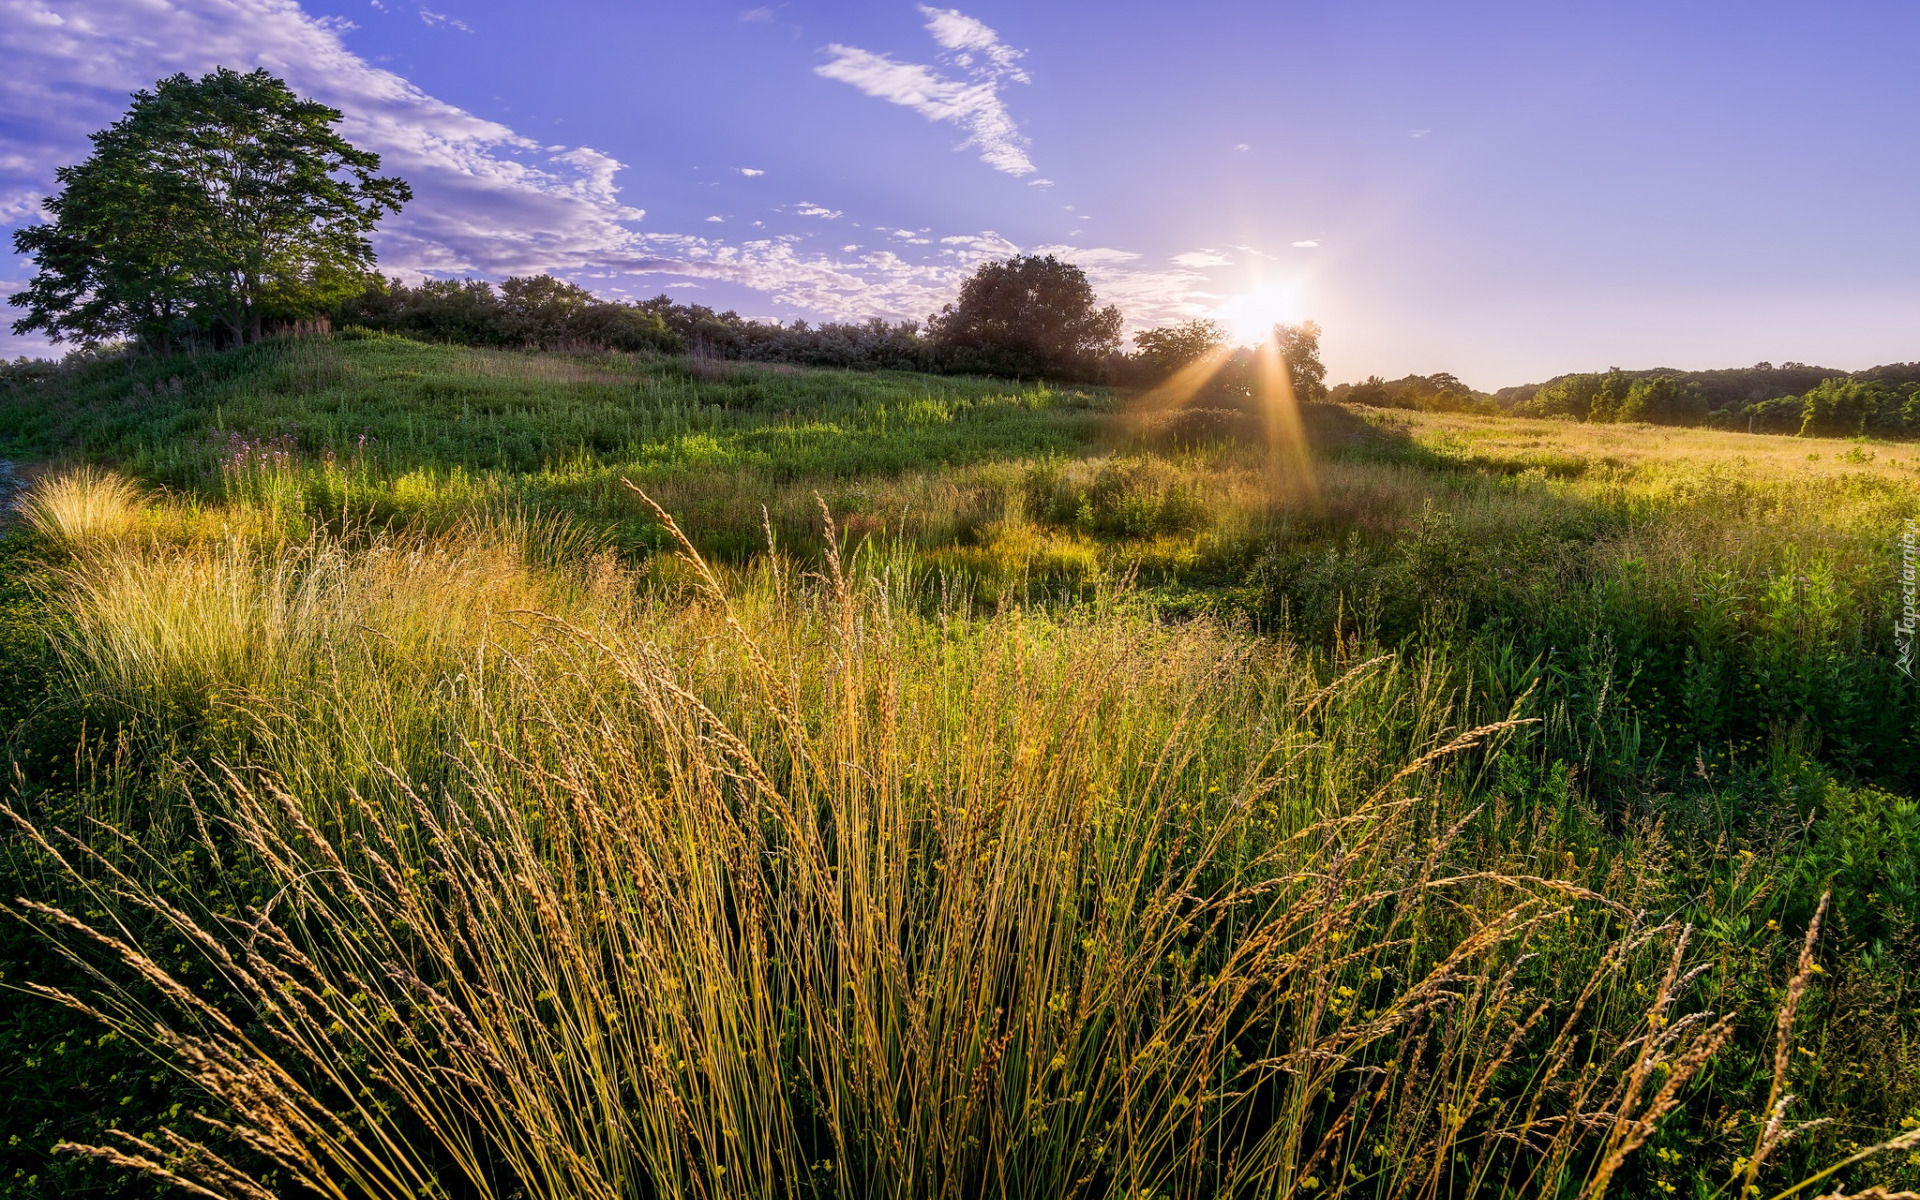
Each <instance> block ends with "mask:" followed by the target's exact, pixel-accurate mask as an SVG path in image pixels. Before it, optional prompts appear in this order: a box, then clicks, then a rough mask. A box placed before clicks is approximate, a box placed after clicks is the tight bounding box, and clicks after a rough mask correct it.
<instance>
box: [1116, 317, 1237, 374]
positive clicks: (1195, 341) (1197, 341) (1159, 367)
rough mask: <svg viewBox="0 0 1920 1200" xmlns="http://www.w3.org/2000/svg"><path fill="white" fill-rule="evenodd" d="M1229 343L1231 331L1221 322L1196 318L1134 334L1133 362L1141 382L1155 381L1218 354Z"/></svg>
mask: <svg viewBox="0 0 1920 1200" xmlns="http://www.w3.org/2000/svg"><path fill="white" fill-rule="evenodd" d="M1226 342H1227V331H1226V330H1225V329H1223V328H1222V327H1221V326H1220V323H1219V322H1217V321H1206V320H1192V321H1184V322H1182V323H1180V324H1178V325H1167V326H1163V327H1161V328H1159V329H1148V330H1144V331H1142V332H1140V333H1136V334H1134V335H1133V344H1134V347H1135V350H1134V354H1133V358H1132V361H1131V365H1132V366H1133V367H1134V369H1135V370H1134V373H1135V374H1136V375H1138V377H1139V379H1140V381H1141V382H1144V383H1154V382H1158V381H1160V380H1163V379H1167V378H1169V377H1170V376H1172V375H1174V374H1175V373H1176V372H1178V371H1179V370H1180V369H1181V368H1182V367H1185V366H1188V365H1190V364H1193V363H1197V362H1199V361H1201V360H1202V359H1204V358H1207V357H1208V356H1209V355H1212V354H1215V353H1217V352H1218V351H1219V350H1220V349H1221V348H1222V347H1223V346H1225V345H1226Z"/></svg>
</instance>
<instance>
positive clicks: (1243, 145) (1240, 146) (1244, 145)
mask: <svg viewBox="0 0 1920 1200" xmlns="http://www.w3.org/2000/svg"><path fill="white" fill-rule="evenodd" d="M1234 149H1235V150H1237V151H1240V152H1241V153H1243V154H1244V153H1245V152H1246V151H1248V150H1251V149H1253V147H1252V146H1249V145H1247V143H1245V142H1240V143H1238V144H1237V145H1235V146H1234Z"/></svg>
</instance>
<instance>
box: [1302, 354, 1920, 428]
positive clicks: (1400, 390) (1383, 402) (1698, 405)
mask: <svg viewBox="0 0 1920 1200" xmlns="http://www.w3.org/2000/svg"><path fill="white" fill-rule="evenodd" d="M1332 397H1333V399H1335V400H1341V401H1345V402H1347V403H1350V404H1370V405H1374V406H1376V407H1381V408H1407V409H1420V410H1422V411H1427V412H1477V413H1484V414H1488V415H1497V414H1502V413H1505V414H1510V415H1513V416H1518V417H1557V418H1562V419H1570V420H1575V421H1590V422H1594V423H1607V422H1615V421H1645V422H1648V423H1650V424H1654V425H1705V426H1711V427H1715V428H1722V429H1738V430H1745V431H1751V432H1753V433H1804V434H1808V435H1819V436H1824V437H1857V436H1862V435H1865V436H1873V437H1920V363H1892V364H1889V365H1887V366H1880V367H1874V368H1872V369H1870V370H1866V371H1855V372H1851V373H1850V372H1847V371H1842V370H1839V369H1837V368H1833V367H1815V366H1809V365H1807V364H1806V363H1795V362H1790V363H1782V364H1781V365H1780V366H1777V367H1776V366H1774V365H1773V364H1772V363H1764V362H1763V363H1758V364H1756V365H1754V366H1751V367H1735V368H1731V369H1727V370H1719V371H1676V370H1673V369H1671V368H1660V367H1656V368H1653V369H1650V370H1642V371H1623V370H1620V369H1619V368H1617V367H1616V368H1613V369H1612V370H1609V371H1606V372H1591V373H1586V374H1577V375H1559V376H1555V377H1554V378H1552V379H1550V380H1548V381H1547V382H1545V383H1532V384H1527V385H1525V386H1523V387H1511V388H1502V389H1501V390H1500V391H1498V392H1492V393H1487V392H1475V391H1473V390H1472V389H1471V388H1468V387H1467V386H1466V385H1465V384H1463V383H1461V382H1460V381H1459V380H1458V379H1456V378H1455V377H1454V376H1452V375H1448V374H1445V373H1442V374H1438V375H1409V376H1407V377H1405V378H1404V379H1396V380H1391V381H1389V380H1383V379H1381V378H1380V377H1378V376H1372V377H1369V378H1368V379H1366V380H1364V381H1362V382H1360V383H1346V384H1341V385H1340V386H1339V387H1336V388H1334V389H1333V392H1332Z"/></svg>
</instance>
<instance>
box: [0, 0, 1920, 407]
mask: <svg viewBox="0 0 1920 1200" xmlns="http://www.w3.org/2000/svg"><path fill="white" fill-rule="evenodd" d="M1916 49H1920V4H1914V3H1912V2H1911V0H1906V2H1902V3H1890V2H1885V3H1855V4H1849V3H1823V4H1810V3H1809V4H1778V3H1774V4H1769V3H1753V2H1747V3H1688V2H1685V0H1665V2H1662V3H1637V2H1631V0H1628V2H1613V3H1605V4H1601V3H1574V2H1568V3H1543V2H1531V3H1519V2H1513V3H1473V2H1456V3H1449V4H1438V3H1410V2H1403V3H1383V2H1366V0H1347V2H1327V3H1259V4H1256V3H1226V2H1217V3H1203V2H1195V0H1189V2H1188V3H1184V4H1180V5H1171V4H1145V3H1105V4H1094V3H1082V2H1071V3H1068V2H1049V3H1045V4H1036V3H1031V2H1030V3H1026V4H1015V3H1011V2H1007V0H978V2H969V3H965V4H963V5H962V6H961V7H959V8H947V7H945V6H943V5H932V6H928V5H920V4H916V3H914V2H912V0H905V2H896V0H884V2H883V0H872V2H863V3H814V2H805V0H795V2H790V3H784V4H768V5H755V4H752V3H747V2H735V3H718V2H710V0H681V2H679V3H632V2H628V3H613V2H605V3H599V2H595V3H566V2H559V0H547V2H545V3H542V4H538V5H533V4H526V3H517V4H509V3H502V2H498V0H430V2H429V3H428V4H426V5H422V4H419V3H413V2H409V0H378V2H374V0H312V2H309V3H304V4H297V3H293V2H291V0H0V223H6V224H10V225H18V224H20V223H23V222H30V221H32V220H34V219H36V215H37V213H38V205H39V199H40V197H41V196H43V195H44V194H45V193H46V191H47V190H48V188H49V187H50V186H51V184H52V172H53V168H54V167H56V166H57V165H59V164H60V163H62V162H68V161H73V160H75V159H76V158H78V157H80V156H82V155H84V153H85V135H86V134H87V132H89V131H90V130H92V129H95V128H98V127H100V126H102V125H105V124H107V123H109V122H110V121H111V120H112V119H113V118H114V117H115V116H116V115H117V114H118V112H119V111H120V110H121V109H122V108H123V107H124V105H125V102H126V95H127V93H128V92H129V91H130V90H131V89H133V88H135V87H138V86H143V85H146V84H150V83H151V82H152V81H153V80H154V79H156V78H158V77H159V76H161V75H164V74H167V73H170V72H172V71H176V70H186V71H191V72H196V73H197V72H201V71H205V70H207V69H210V68H211V67H213V66H214V65H216V64H222V65H229V66H234V67H242V68H246V67H252V66H255V65H263V66H267V67H269V68H270V69H273V70H275V71H276V72H278V73H280V74H282V75H284V76H285V77H286V78H288V80H289V81H290V82H291V83H293V84H294V86H295V87H296V88H298V89H300V90H301V91H303V92H306V93H308V94H310V95H314V96H316V97H318V98H321V99H323V100H326V101H327V102H329V103H331V104H334V105H336V106H337V107H340V108H341V109H343V110H344V111H345V112H346V114H347V121H346V128H347V132H348V134H349V136H350V137H352V138H353V140H355V141H356V142H357V143H359V144H362V145H365V146H367V147H368V148H371V149H375V150H378V151H380V152H381V153H382V154H383V155H384V156H385V157H386V160H387V165H388V167H389V169H391V170H393V171H395V172H396V173H399V174H401V175H403V176H405V177H407V178H408V179H409V180H411V181H412V182H413V183H414V185H415V190H416V192H417V194H418V199H417V200H416V202H415V204H414V205H413V206H412V207H411V209H410V210H409V211H408V212H406V213H404V214H402V215H401V217H399V218H398V219H396V220H395V221H393V222H391V223H390V225H389V226H388V228H387V229H385V230H384V231H383V233H382V235H381V237H380V239H379V241H378V245H379V249H380V251H381V255H382V261H383V264H385V265H386V266H387V267H388V268H389V269H391V270H394V271H398V272H401V273H404V274H407V275H418V274H422V273H431V274H441V275H446V274H477V275H486V276H490V277H495V278H498V277H502V276H504V275H507V274H512V273H528V272H533V271H539V270H551V271H553V272H554V273H556V274H560V275H563V276H566V277H568V278H572V279H575V280H577V281H579V282H581V283H583V284H586V285H587V286H589V287H592V288H594V289H595V290H596V291H601V292H605V293H609V294H614V295H623V296H630V297H641V296H647V295H653V294H657V293H658V292H661V291H667V292H669V293H671V294H673V295H675V296H676V297H679V298H681V299H685V300H689V301H693V300H698V301H700V302H704V303H709V304H712V305H714V306H716V307H720V308H735V309H738V310H739V311H741V312H743V313H747V314H750V315H757V316H768V317H779V318H782V319H792V318H794V317H801V316H804V317H808V318H810V319H820V318H823V317H826V318H841V319H845V318H855V317H864V316H869V315H881V316H888V317H913V318H924V317H925V315H926V314H927V313H928V312H931V311H932V310H933V309H934V308H936V307H937V306H938V305H939V303H940V302H942V301H943V300H944V299H945V298H947V297H948V296H950V295H951V294H952V292H953V290H954V288H955V287H956V286H957V283H958V281H959V280H960V279H961V278H962V277H963V276H964V275H965V273H966V272H967V271H968V270H970V269H971V268H972V267H973V266H974V265H976V264H977V263H978V262H980V261H981V260H982V259H984V258H988V257H994V256H998V255H1004V254H1008V253H1012V252H1014V251H1015V250H1021V251H1035V250H1042V249H1051V250H1053V251H1054V252H1056V253H1060V254H1061V255H1062V256H1064V257H1071V258H1073V259H1074V260H1075V261H1078V262H1080V263H1081V264H1082V265H1083V266H1084V267H1086V269H1087V270H1088V272H1089V274H1090V276H1091V277H1092V278H1093V280H1094V282H1095V285H1096V286H1097V287H1098V288H1099V290H1100V291H1101V292H1102V293H1103V294H1104V295H1105V296H1107V297H1108V298H1109V299H1111V300H1112V301H1113V302H1115V303H1117V304H1119V305H1120V307H1121V308H1122V310H1123V311H1125V312H1126V314H1127V315H1128V317H1129V320H1130V322H1131V325H1132V327H1135V328H1137V327H1142V326H1145V325H1151V324H1158V323H1164V322H1166V321H1171V320H1176V319H1180V318H1182V317H1186V316H1196V315H1212V314H1221V315H1223V316H1224V317H1225V318H1226V319H1227V320H1229V322H1230V323H1234V324H1236V325H1242V326H1245V325H1251V324H1257V323H1258V322H1260V321H1262V320H1266V319H1269V318H1273V317H1282V318H1300V317H1311V318H1313V319H1316V320H1318V321H1319V322H1320V323H1321V324H1322V326H1323V327H1324V328H1325V331H1326V334H1325V350H1326V356H1327V359H1328V363H1329V366H1330V368H1331V370H1332V374H1333V376H1334V377H1335V378H1336V379H1347V378H1355V377H1358V376H1361V375H1364V374H1367V373H1370V372H1377V373H1380V374H1383V375H1388V376H1393V375H1398V374H1402V373H1405V372H1408V371H1420V372H1431V371H1440V370H1447V371H1452V372H1454V373H1456V374H1458V375H1460V376H1461V377H1462V378H1464V379H1466V380H1467V381H1468V382H1470V383H1472V384H1474V385H1475V386H1478V387H1482V388H1493V387H1499V386H1503V385H1507V384H1514V383H1520V382H1525V381H1529V380H1537V379H1541V378H1544V377H1546V376H1549V375H1552V374H1556V373H1559V372H1561V371H1568V370H1591V369H1602V368H1605V367H1606V366H1609V365H1614V364H1618V365H1621V366H1651V365H1671V366H1678V367H1708V366H1729V365H1744V364H1747V363H1752V362H1755V361H1757V360H1761V359H1766V360H1771V361H1774V362H1782V361H1803V362H1816V363H1822V364H1828V365H1832V366H1836V367H1842V368H1857V367H1863V366H1867V365H1871V364H1873V363H1877V362H1886V361H1898V360H1908V359H1916V358H1920V221H1916V220H1915V219H1914V216H1913V214H1914V212H1915V209H1916V203H1917V202H1920V81H1916V77H1915V75H1914V73H1913V71H1912V69H1911V65H1910V64H1911V62H1912V59H1913V56H1914V53H1915V51H1916ZM29 270H30V267H29V265H28V264H26V263H25V262H23V261H21V260H19V259H14V258H3V257H0V286H6V285H10V284H11V285H17V284H18V283H20V282H21V281H23V280H24V279H25V278H26V276H27V274H28V272H29ZM35 348H36V347H35V345H34V344H32V343H26V342H22V341H21V340H20V339H7V338H0V352H6V353H9V354H11V353H19V352H23V351H26V352H31V351H33V350H34V349H35Z"/></svg>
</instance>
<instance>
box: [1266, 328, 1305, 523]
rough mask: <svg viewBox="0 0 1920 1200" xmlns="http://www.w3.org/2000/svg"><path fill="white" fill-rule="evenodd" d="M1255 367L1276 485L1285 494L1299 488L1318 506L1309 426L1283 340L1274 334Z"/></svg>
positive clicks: (1267, 341)
mask: <svg viewBox="0 0 1920 1200" xmlns="http://www.w3.org/2000/svg"><path fill="white" fill-rule="evenodd" d="M1254 366H1255V370H1254V398H1255V399H1256V400H1257V401H1258V402H1259V404H1260V415H1261V417H1262V419H1263V420H1264V422H1265V424H1266V431H1267V457H1268V462H1269V463H1270V464H1271V469H1272V471H1273V476H1274V481H1275V483H1276V485H1277V486H1278V487H1280V488H1282V489H1285V490H1293V489H1294V488H1296V487H1297V488H1298V490H1299V492H1300V493H1301V494H1302V495H1304V496H1305V497H1306V499H1307V500H1308V501H1310V502H1312V503H1316V504H1317V503H1318V502H1319V500H1320V482H1319V480H1318V479H1317V478H1315V476H1314V472H1313V459H1312V456H1311V455H1310V454H1309V453H1308V449H1307V427H1306V422H1305V421H1304V420H1303V419H1302V418H1301V415H1300V400H1299V398H1298V397H1297V396H1295V395H1294V392H1293V375H1292V372H1291V371H1289V370H1288V369H1287V357H1286V355H1285V354H1284V353H1283V352H1282V351H1281V349H1280V341H1279V339H1278V338H1276V337H1274V336H1273V335H1272V334H1271V333H1269V334H1268V336H1267V339H1266V340H1265V341H1263V342H1261V343H1260V346H1259V348H1258V349H1257V350H1255V351H1254Z"/></svg>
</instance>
